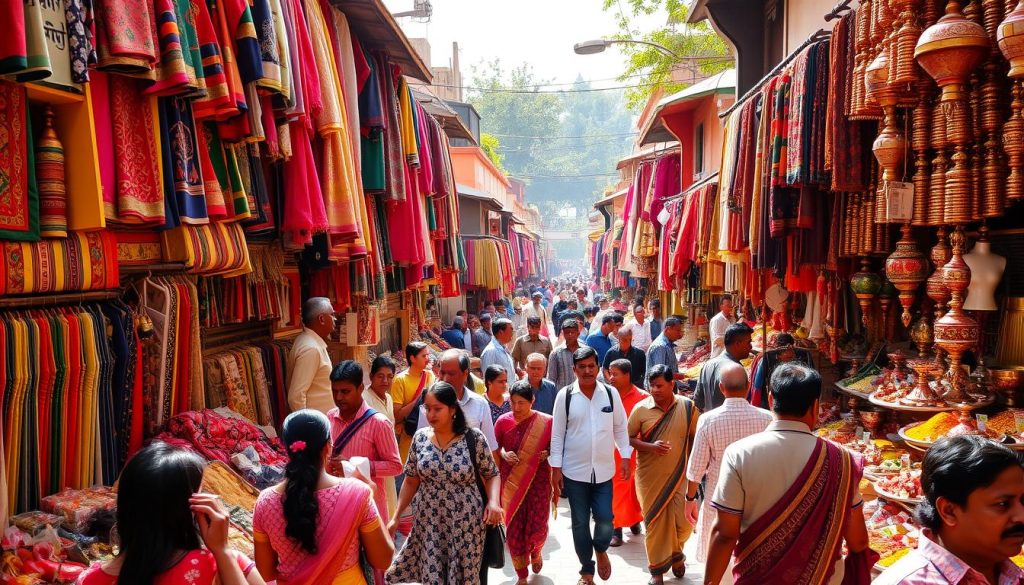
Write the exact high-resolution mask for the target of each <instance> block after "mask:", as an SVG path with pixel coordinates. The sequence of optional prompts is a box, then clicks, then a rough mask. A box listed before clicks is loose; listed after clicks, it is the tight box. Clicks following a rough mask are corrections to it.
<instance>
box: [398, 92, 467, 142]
mask: <svg viewBox="0 0 1024 585" xmlns="http://www.w3.org/2000/svg"><path fill="white" fill-rule="evenodd" d="M417 85H419V84H417ZM412 95H413V97H415V98H416V101H418V102H419V103H420V105H421V106H423V109H424V110H426V111H427V113H428V114H430V115H431V116H433V117H434V119H436V120H437V121H438V122H440V123H441V128H442V129H444V132H445V134H447V135H448V137H449V138H464V139H466V140H468V141H470V142H471V143H473V144H474V145H476V137H475V136H473V133H472V132H470V131H469V128H467V127H466V124H465V123H464V122H463V121H462V118H461V117H460V116H459V114H458V113H457V112H456V111H455V110H453V109H452V108H451V107H450V106H449V105H448V104H447V103H445V101H444V100H442V99H441V98H439V97H437V96H435V95H434V94H432V93H430V92H428V91H427V90H426V86H419V87H417V88H416V89H413V90H412Z"/></svg>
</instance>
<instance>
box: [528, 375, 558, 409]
mask: <svg viewBox="0 0 1024 585" xmlns="http://www.w3.org/2000/svg"><path fill="white" fill-rule="evenodd" d="M557 395H558V388H555V383H554V382H552V381H551V380H548V379H547V378H544V379H543V380H541V381H540V388H534V389H533V409H534V410H536V411H537V412H543V413H544V414H551V411H552V410H554V408H555V396H557Z"/></svg>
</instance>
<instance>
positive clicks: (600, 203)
mask: <svg viewBox="0 0 1024 585" xmlns="http://www.w3.org/2000/svg"><path fill="white" fill-rule="evenodd" d="M628 192H629V189H619V190H618V191H616V192H614V193H612V194H611V195H606V196H605V197H602V198H600V199H598V200H597V201H595V202H594V209H597V208H598V207H603V206H605V205H608V204H609V203H611V202H613V201H615V200H616V199H618V198H619V197H624V196H625V195H626V193H628Z"/></svg>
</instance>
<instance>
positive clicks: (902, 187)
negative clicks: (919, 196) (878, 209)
mask: <svg viewBox="0 0 1024 585" xmlns="http://www.w3.org/2000/svg"><path fill="white" fill-rule="evenodd" d="M885 194H886V197H885V200H886V207H885V212H886V218H887V219H888V221H889V222H890V223H898V222H904V221H910V220H911V219H913V217H914V184H913V183H906V182H903V181H891V182H889V183H887V184H886V188H885Z"/></svg>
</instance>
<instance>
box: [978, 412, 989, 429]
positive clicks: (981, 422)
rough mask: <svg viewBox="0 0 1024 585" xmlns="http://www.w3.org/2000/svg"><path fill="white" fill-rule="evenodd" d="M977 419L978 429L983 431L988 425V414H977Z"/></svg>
mask: <svg viewBox="0 0 1024 585" xmlns="http://www.w3.org/2000/svg"><path fill="white" fill-rule="evenodd" d="M977 419H978V430H979V431H981V432H985V429H986V427H987V425H988V415H987V414H979V415H978V416H977Z"/></svg>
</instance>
